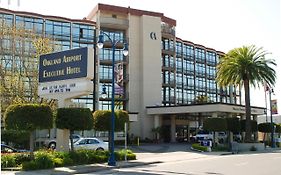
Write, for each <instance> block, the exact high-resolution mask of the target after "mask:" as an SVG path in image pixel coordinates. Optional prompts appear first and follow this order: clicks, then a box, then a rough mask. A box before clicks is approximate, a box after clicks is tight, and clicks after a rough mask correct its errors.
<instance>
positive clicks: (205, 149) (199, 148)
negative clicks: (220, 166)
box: [191, 143, 208, 152]
mask: <svg viewBox="0 0 281 175" xmlns="http://www.w3.org/2000/svg"><path fill="white" fill-rule="evenodd" d="M191 147H192V148H193V149H195V150H199V151H204V152H206V151H207V150H208V147H207V146H201V145H200V143H193V144H192V145H191Z"/></svg>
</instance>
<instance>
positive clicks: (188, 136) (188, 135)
mask: <svg viewBox="0 0 281 175" xmlns="http://www.w3.org/2000/svg"><path fill="white" fill-rule="evenodd" d="M187 142H188V143H190V123H189V122H188V124H187Z"/></svg>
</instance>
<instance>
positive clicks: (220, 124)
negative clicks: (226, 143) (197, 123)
mask: <svg viewBox="0 0 281 175" xmlns="http://www.w3.org/2000/svg"><path fill="white" fill-rule="evenodd" d="M203 128H204V130H207V131H214V132H218V131H226V129H227V124H226V120H225V119H224V118H219V117H213V118H207V119H206V120H205V121H204V124H203Z"/></svg>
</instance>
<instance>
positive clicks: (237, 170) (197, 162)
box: [87, 152, 281, 175]
mask: <svg viewBox="0 0 281 175" xmlns="http://www.w3.org/2000/svg"><path fill="white" fill-rule="evenodd" d="M142 156H144V157H143V160H144V161H145V160H150V161H151V160H152V159H154V160H155V161H159V162H161V163H154V164H150V165H145V166H138V167H129V168H121V169H111V170H107V171H100V172H95V173H93V174H108V175H110V174H112V175H114V174H122V175H152V174H156V175H157V174H163V175H271V174H272V175H277V174H281V166H280V162H281V153H280V152H279V153H257V154H238V155H224V156H221V155H206V154H202V155H199V156H198V154H196V153H186V152H173V153H164V154H151V155H146V154H143V155H142ZM145 157H147V159H145ZM89 174H91V173H87V175H89Z"/></svg>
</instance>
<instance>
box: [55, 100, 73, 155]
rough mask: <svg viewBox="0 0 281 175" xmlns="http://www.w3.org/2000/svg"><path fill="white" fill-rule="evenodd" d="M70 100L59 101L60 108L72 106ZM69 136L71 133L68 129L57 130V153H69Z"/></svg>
mask: <svg viewBox="0 0 281 175" xmlns="http://www.w3.org/2000/svg"><path fill="white" fill-rule="evenodd" d="M70 102H71V100H70V99H58V107H59V108H63V107H68V106H69V104H70ZM69 136H70V132H69V130H68V129H57V136H56V150H57V151H66V152H68V151H69Z"/></svg>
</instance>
